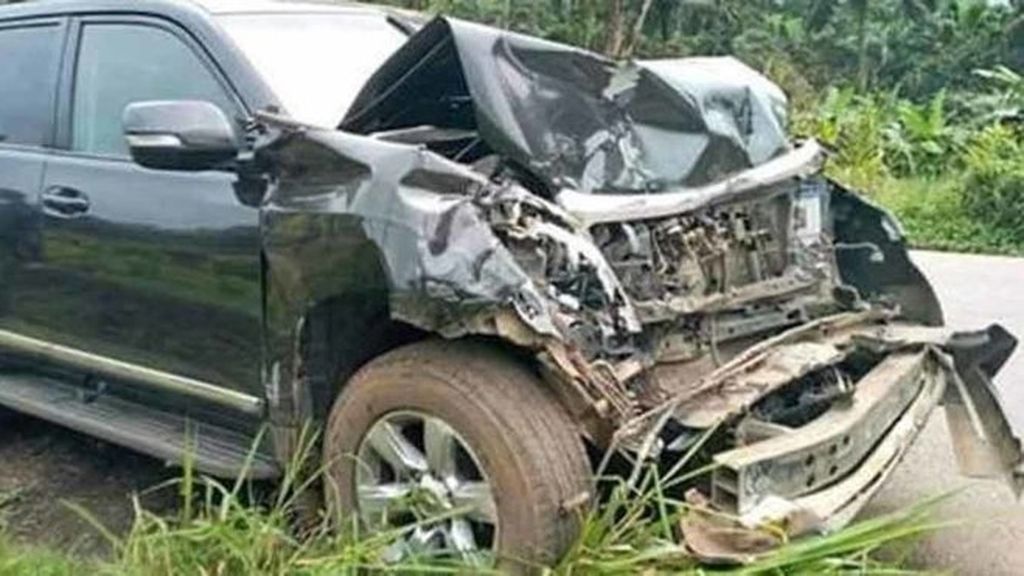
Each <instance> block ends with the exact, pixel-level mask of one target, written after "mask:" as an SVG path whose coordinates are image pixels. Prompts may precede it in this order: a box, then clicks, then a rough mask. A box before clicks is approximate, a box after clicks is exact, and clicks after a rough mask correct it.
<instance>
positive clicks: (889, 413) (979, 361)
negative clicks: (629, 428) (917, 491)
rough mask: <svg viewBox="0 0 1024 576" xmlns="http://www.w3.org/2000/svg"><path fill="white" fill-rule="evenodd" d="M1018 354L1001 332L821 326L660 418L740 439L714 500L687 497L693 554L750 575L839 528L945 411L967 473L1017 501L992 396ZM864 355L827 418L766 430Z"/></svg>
mask: <svg viewBox="0 0 1024 576" xmlns="http://www.w3.org/2000/svg"><path fill="white" fill-rule="evenodd" d="M1015 346H1016V341H1015V339H1014V338H1013V337H1012V336H1010V335H1009V334H1008V333H1007V332H1006V331H1005V330H1004V329H1003V328H1001V327H1000V326H997V325H995V326H992V327H990V328H988V329H987V330H983V331H979V332H969V333H954V332H952V331H950V330H947V329H943V328H927V327H922V326H918V325H913V324H903V323H894V322H890V321H888V320H886V319H884V318H879V317H877V316H872V314H871V313H864V314H841V315H837V316H834V317H830V318H825V319H821V320H820V321H817V322H813V323H810V324H808V325H804V326H801V327H799V328H796V329H793V330H790V331H789V332H786V333H783V334H781V335H779V336H777V337H775V338H772V339H770V340H766V341H764V342H762V343H761V344H759V345H757V346H755V347H753V348H752V349H751V350H750V351H748V352H747V353H744V354H741V355H740V356H738V357H737V358H735V359H733V360H732V361H730V362H728V363H727V364H725V365H723V366H722V367H721V368H719V369H717V370H715V372H713V373H712V374H711V375H709V376H708V377H707V378H705V379H704V380H703V381H702V382H701V383H700V384H699V385H697V386H695V387H692V388H690V391H689V392H687V393H686V394H685V395H684V397H677V398H674V399H673V400H672V401H670V402H669V403H667V404H666V405H665V406H663V407H662V410H664V411H668V412H662V413H661V414H662V415H664V414H667V413H671V418H670V419H675V420H676V422H678V423H682V424H683V425H684V426H687V427H694V426H696V427H699V428H709V427H712V426H718V427H725V428H728V429H730V430H732V434H733V435H734V438H735V445H734V446H732V447H731V448H729V449H727V450H725V451H722V452H718V453H717V454H715V455H714V457H713V461H714V464H715V468H714V471H713V472H712V479H711V483H710V488H709V489H707V490H706V491H704V492H698V491H696V490H691V492H690V493H689V494H688V499H689V500H690V503H691V505H693V506H694V507H695V509H698V510H704V511H705V513H703V514H701V513H694V514H690V515H688V516H687V518H686V519H685V520H684V522H683V524H682V532H683V538H684V540H685V541H686V543H687V546H688V547H689V548H690V549H691V551H692V552H693V553H694V554H696V555H697V556H698V557H700V558H702V559H703V560H705V561H710V562H746V561H749V560H752V559H754V558H756V557H757V555H758V554H760V553H763V552H766V551H768V550H770V549H771V548H772V547H774V546H775V545H776V544H778V542H779V538H778V535H779V534H780V532H779V531H780V530H781V531H782V533H784V534H785V536H786V537H796V536H801V535H805V534H810V533H823V532H829V531H832V530H835V529H838V528H841V527H842V526H844V525H846V524H847V523H849V522H850V521H851V520H852V519H853V518H854V516H855V515H856V514H857V513H858V512H859V511H860V510H861V509H862V507H863V506H864V505H865V504H866V503H867V502H868V501H869V500H870V498H871V497H872V496H873V495H874V493H875V492H877V490H878V489H879V488H880V487H881V486H882V485H883V484H884V483H885V481H886V480H887V478H888V477H889V475H890V474H891V473H892V471H893V470H894V469H895V468H896V466H897V464H898V463H899V462H900V461H901V460H902V458H903V457H904V455H905V454H906V452H907V451H908V449H909V448H910V446H911V445H912V444H913V443H914V440H915V439H916V438H917V436H918V434H919V432H920V431H921V430H922V429H923V427H924V425H925V424H926V422H927V421H928V418H929V417H930V415H931V414H932V412H933V410H934V409H935V408H936V407H937V406H939V405H943V406H944V408H945V411H946V417H947V419H948V421H949V429H950V432H951V434H952V436H953V446H954V448H955V451H956V454H957V458H958V461H959V463H960V467H961V470H962V472H963V473H964V474H966V475H968V476H973V477H996V478H1000V479H1003V480H1004V481H1006V482H1007V483H1008V484H1009V485H1010V487H1011V488H1012V490H1013V491H1014V493H1015V494H1017V495H1018V496H1019V494H1020V492H1021V489H1022V488H1024V477H1022V475H1021V465H1022V461H1024V457H1022V454H1021V445H1020V442H1019V440H1018V439H1017V438H1016V437H1015V436H1014V434H1013V431H1012V428H1011V427H1010V424H1009V422H1008V421H1007V420H1006V417H1005V415H1004V413H1003V410H1002V408H1001V407H1000V405H999V400H998V397H997V394H996V391H995V389H994V387H993V386H992V377H993V376H994V375H995V374H996V372H998V370H999V369H1000V368H1001V367H1002V365H1003V363H1004V362H1005V361H1006V359H1007V358H1008V357H1009V356H1010V354H1011V353H1012V351H1013V349H1014V347H1015ZM856 354H862V355H863V354H873V355H876V357H878V358H880V360H879V361H877V362H876V363H875V364H874V365H873V367H872V368H871V369H870V370H868V371H866V373H864V374H862V375H860V376H859V377H858V378H857V379H856V380H855V381H851V382H848V383H847V387H848V390H849V393H848V395H847V396H846V397H843V398H840V399H838V400H836V401H835V402H834V403H833V404H832V405H831V407H829V408H828V409H827V410H825V411H824V412H823V413H822V414H820V415H819V416H817V417H815V418H813V419H812V420H810V421H809V422H807V423H805V424H802V425H800V426H798V427H788V426H784V425H779V424H777V423H772V422H764V421H761V420H759V418H758V417H757V415H756V414H757V412H756V410H755V409H754V406H755V405H757V403H758V402H759V401H760V400H761V399H763V398H765V397H766V396H767V395H769V394H771V393H773V392H775V391H777V390H780V389H782V388H784V387H785V386H786V385H787V384H789V383H791V382H794V381H795V380H798V379H801V378H805V377H807V376H808V375H811V374H814V373H816V372H820V371H823V370H831V369H833V368H834V367H835V366H838V365H841V364H842V363H843V362H844V361H846V360H847V359H849V358H850V357H851V356H852V355H856ZM651 416H652V415H651V414H648V415H646V417H647V418H651ZM656 420H657V421H658V422H660V423H661V425H664V423H665V422H666V421H667V420H668V419H666V418H659V419H656ZM651 421H652V420H650V419H649V420H647V422H651ZM690 429H692V428H690ZM651 432H652V430H651V429H650V428H648V429H647V433H648V434H651ZM670 445H671V444H670ZM765 527H771V529H769V530H765ZM773 534H774V536H773Z"/></svg>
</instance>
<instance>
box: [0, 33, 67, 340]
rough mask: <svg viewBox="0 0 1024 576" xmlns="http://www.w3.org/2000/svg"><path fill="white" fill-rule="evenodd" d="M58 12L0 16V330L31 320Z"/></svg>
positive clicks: (57, 54)
mask: <svg viewBox="0 0 1024 576" xmlns="http://www.w3.org/2000/svg"><path fill="white" fill-rule="evenodd" d="M64 36H65V25H64V21H63V19H57V18H44V19H35V20H27V21H26V20H17V21H11V22H3V21H0V61H2V63H0V330H5V331H13V332H21V331H23V330H25V329H26V327H28V326H31V325H32V324H33V323H34V318H35V317H36V315H37V314H38V313H39V312H40V310H39V309H38V308H37V307H35V306H34V304H35V303H36V302H37V300H36V299H35V298H34V293H33V286H32V283H31V279H30V274H29V270H30V269H31V267H32V266H33V265H34V263H35V262H36V260H37V256H38V246H39V218H38V211H37V205H36V199H37V196H38V195H39V187H40V186H41V185H42V182H43V172H44V170H45V168H46V159H47V155H48V149H49V147H50V146H51V145H52V142H53V132H54V130H53V126H54V124H53V117H54V111H55V103H56V95H57V78H58V73H59V68H60V55H61V46H62V45H63V43H64Z"/></svg>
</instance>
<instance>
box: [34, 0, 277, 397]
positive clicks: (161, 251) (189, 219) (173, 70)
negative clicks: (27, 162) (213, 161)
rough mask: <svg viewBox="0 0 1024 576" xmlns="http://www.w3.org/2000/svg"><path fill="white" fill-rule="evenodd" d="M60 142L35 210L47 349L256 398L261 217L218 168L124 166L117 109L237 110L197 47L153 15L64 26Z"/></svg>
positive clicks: (233, 114) (232, 113) (238, 113)
mask: <svg viewBox="0 0 1024 576" xmlns="http://www.w3.org/2000/svg"><path fill="white" fill-rule="evenodd" d="M69 38H70V40H69V47H68V51H67V61H68V62H70V63H71V65H70V66H66V73H65V74H64V75H63V77H62V84H63V85H64V86H66V90H62V96H61V97H62V101H61V103H60V106H59V129H58V135H57V140H58V147H59V148H60V150H58V151H57V152H55V153H54V155H53V157H52V158H51V159H50V162H49V166H48V168H47V171H46V174H45V177H44V182H43V187H42V192H41V196H40V205H41V212H42V246H41V251H42V262H43V268H44V270H45V274H46V275H47V276H48V280H49V281H48V282H47V283H46V288H45V292H44V293H41V294H40V295H39V298H41V299H45V300H46V302H47V313H46V316H45V317H43V318H39V322H40V328H41V329H44V330H46V331H48V332H49V333H50V334H51V338H50V339H51V340H54V341H57V342H59V343H61V344H64V345H67V346H71V347H74V348H78V349H81V350H85V351H88V352H92V353H94V354H99V355H102V356H106V357H109V358H113V359H117V360H121V361H125V362H129V363H132V364H138V365H144V366H147V367H150V368H155V369H158V370H161V371H165V372H170V373H173V374H177V375H182V376H187V377H190V378H195V379H199V380H204V381H207V382H211V383H214V384H218V385H223V386H226V387H230V388H235V389H239V390H243V391H246V392H249V393H253V394H258V393H259V390H260V384H259V382H260V379H259V368H260V334H261V332H260V328H261V309H262V306H261V284H260V282H261V277H260V250H259V230H258V210H257V208H256V207H253V206H247V205H245V204H243V203H242V202H241V201H240V200H239V198H238V197H237V196H236V194H235V191H234V187H233V183H234V177H233V176H232V175H231V174H227V173H218V172H202V173H182V172H163V171H154V170H147V169H144V168H142V167H140V166H138V165H136V164H134V163H133V162H132V161H131V159H130V158H129V154H128V149H127V146H126V144H125V140H124V137H123V135H122V128H121V117H122V113H123V111H124V108H125V107H126V106H127V105H128V104H130V103H132V102H137V101H146V100H205V101H209V102H212V103H214V104H216V105H217V106H219V107H220V108H221V109H222V110H223V111H224V112H225V114H227V116H228V117H229V118H236V119H241V118H243V117H244V112H243V108H242V106H241V104H240V101H239V99H238V98H237V97H236V95H235V94H234V92H233V91H232V89H231V87H230V85H229V84H228V82H227V81H226V80H225V78H224V76H223V75H222V74H221V72H220V70H219V68H218V67H217V66H216V65H215V63H214V62H213V61H212V60H211V58H210V57H209V55H208V54H207V53H206V52H205V51H204V49H203V47H202V46H201V45H199V44H198V43H197V42H196V41H195V39H194V38H193V37H192V36H190V35H189V34H188V33H187V32H186V31H185V30H183V29H181V28H179V27H178V26H176V25H175V24H173V23H171V22H168V21H164V20H161V19H157V18H143V17H87V18H79V19H75V20H73V21H72V23H71V34H70V35H69Z"/></svg>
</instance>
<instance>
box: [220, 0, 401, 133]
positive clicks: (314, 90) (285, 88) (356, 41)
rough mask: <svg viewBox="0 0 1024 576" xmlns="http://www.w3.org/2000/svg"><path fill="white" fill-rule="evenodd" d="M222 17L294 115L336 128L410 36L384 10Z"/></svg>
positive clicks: (235, 38)
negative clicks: (367, 12) (374, 11)
mask: <svg viewBox="0 0 1024 576" xmlns="http://www.w3.org/2000/svg"><path fill="white" fill-rule="evenodd" d="M218 21H219V22H220V24H221V26H222V27H223V28H224V29H225V30H226V31H227V33H228V35H229V36H230V37H231V38H232V39H233V40H234V41H235V44H237V45H238V47H239V48H241V49H242V52H244V53H245V55H246V56H247V57H248V58H249V60H250V61H251V62H252V64H253V65H254V66H255V67H256V69H257V70H258V71H259V73H260V74H261V75H262V76H263V78H264V79H265V80H266V82H267V83H268V84H269V85H270V88H271V89H272V90H273V91H274V93H275V94H276V95H277V97H278V98H280V100H281V104H283V105H284V107H285V108H286V109H287V110H288V113H289V114H291V116H292V117H294V118H295V119H297V120H300V121H302V122H306V123H309V124H316V125H319V126H329V127H332V128H333V127H335V126H337V125H338V124H339V123H340V122H341V120H342V118H343V117H344V116H345V112H346V111H347V110H348V108H349V106H350V105H351V104H352V101H353V100H355V97H356V96H357V95H358V94H359V89H360V88H362V87H363V84H365V83H366V81H367V80H369V78H370V76H371V75H372V74H373V73H374V72H375V71H376V70H377V68H379V67H380V66H381V64H383V63H384V61H385V60H386V59H387V58H388V56H390V55H391V54H392V53H393V52H394V51H395V50H397V49H398V47H399V46H401V45H402V44H403V43H404V42H405V40H406V38H407V37H406V35H405V34H403V33H402V32H401V31H400V30H399V29H398V28H396V27H395V26H393V25H392V24H390V23H389V22H388V21H387V19H386V18H385V17H384V16H383V15H381V14H352V13H302V14H295V13H288V14H224V15H221V16H220V17H219V18H218Z"/></svg>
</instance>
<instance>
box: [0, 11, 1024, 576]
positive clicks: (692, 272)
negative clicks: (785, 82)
mask: <svg viewBox="0 0 1024 576" xmlns="http://www.w3.org/2000/svg"><path fill="white" fill-rule="evenodd" d="M0 48H2V49H3V51H4V54H5V55H9V56H6V57H8V58H10V59H11V61H19V60H18V59H19V58H20V59H23V60H22V61H23V62H28V61H29V59H31V62H32V65H31V66H27V65H26V66H21V67H20V68H19V67H18V66H15V67H14V70H17V71H18V72H17V78H15V77H14V76H10V74H11V73H10V72H8V70H0V85H3V86H4V87H5V90H7V86H15V88H13V89H12V90H9V91H5V92H3V93H2V94H0V369H2V371H0V405H4V406H7V407H9V408H12V409H14V410H18V411H22V412H25V413H29V414H33V415H35V416H38V417H41V418H45V419H49V420H52V421H55V422H58V423H61V424H64V425H66V426H69V427H71V428H74V429H77V430H80V431H83V432H85V433H88V434H92V435H95V436H97V437H100V438H103V439H106V440H108V441H111V442H115V443H119V444H123V445H125V446H129V447H131V448H134V449H136V450H139V451H141V452H144V453H148V454H151V455H154V456H156V457H159V458H163V459H166V460H168V461H170V462H181V461H182V460H183V459H185V458H186V457H188V458H190V459H191V460H192V461H194V463H195V465H196V467H197V468H199V469H200V470H202V471H203V472H206V473H209V474H214V475H222V476H235V475H239V474H246V475H248V476H249V477H251V478H256V479H272V478H276V477H278V476H280V474H281V473H282V469H283V468H284V466H286V465H287V463H289V462H291V461H293V459H294V458H295V456H296V453H297V452H300V451H301V450H302V438H303V431H304V430H305V429H306V428H307V426H308V425H309V424H310V423H312V424H313V425H316V426H318V427H319V428H320V429H322V430H323V433H322V435H321V438H322V457H323V466H324V470H325V482H324V496H325V502H326V505H327V508H328V510H329V511H331V512H332V513H337V514H339V515H343V516H344V517H347V516H348V515H356V516H357V517H358V518H359V519H360V520H361V521H362V522H363V523H364V524H365V525H366V526H367V527H369V528H371V529H379V528H383V527H391V526H400V525H405V524H408V523H410V522H415V521H417V520H423V519H424V518H439V520H436V521H431V522H421V523H420V524H418V525H417V526H416V527H415V529H413V530H410V531H409V532H408V533H407V538H406V540H405V541H403V542H402V543H401V546H399V547H397V548H395V549H394V553H395V555H396V557H400V556H401V555H402V554H405V553H422V552H424V551H427V552H429V551H437V552H439V553H448V554H454V555H457V556H460V557H462V558H464V559H467V560H471V561H476V560H481V561H486V560H487V559H489V558H493V557H498V558H501V559H502V561H503V562H514V561H518V560H525V561H529V562H541V563H549V562H554V561H557V559H558V557H559V556H560V555H561V554H562V553H564V552H565V551H566V550H567V549H568V547H569V546H570V545H571V544H572V542H573V541H574V539H575V538H576V537H577V536H578V532H579V529H580V522H581V517H582V516H583V514H584V513H585V512H586V510H587V509H588V507H589V506H591V505H593V504H594V503H595V501H596V500H598V499H599V493H598V492H599V490H597V489H596V488H595V483H594V482H595V481H594V478H595V472H596V469H597V467H598V466H599V465H600V461H601V460H602V457H601V455H604V454H612V455H614V457H615V458H618V459H620V460H622V461H624V462H633V463H635V464H636V465H639V464H641V463H659V464H661V465H664V466H668V467H672V466H673V464H675V463H677V462H679V461H680V459H682V458H685V457H687V455H689V454H691V452H692V451H694V450H698V449H699V451H700V453H701V455H702V457H704V458H706V460H707V461H708V462H709V463H710V464H711V465H712V466H711V468H712V470H711V472H710V473H709V474H708V475H706V476H705V477H702V478H701V479H700V480H699V481H698V482H695V483H694V484H693V485H692V486H688V488H689V492H688V495H687V498H688V499H689V500H690V502H691V503H692V504H694V505H695V506H697V507H700V508H702V509H705V510H707V511H708V512H709V514H708V515H707V518H703V517H702V516H700V515H697V514H694V515H691V516H692V518H688V520H687V521H685V522H684V523H683V525H682V527H681V534H680V536H681V538H682V539H684V540H685V542H686V543H687V545H688V546H689V547H690V548H691V550H692V551H693V552H694V553H695V554H697V555H699V556H701V557H703V558H705V559H708V560H725V561H735V560H737V559H739V560H742V558H744V554H745V553H746V552H749V551H743V550H736V549H735V544H736V543H735V542H734V541H732V540H730V539H729V538H720V536H721V532H723V531H725V532H728V533H731V534H735V533H736V532H737V531H738V530H740V531H741V530H743V529H749V530H751V531H756V530H757V529H758V528H759V527H761V526H764V525H772V526H782V527H783V528H784V530H785V531H786V532H787V533H788V534H789V535H790V536H799V535H801V534H807V533H813V532H822V531H828V530H833V529H836V528H838V527H841V526H842V525H844V524H846V523H848V522H849V521H850V520H851V519H852V518H853V517H854V516H855V515H856V514H857V512H858V511H859V510H860V509H861V508H862V506H863V505H864V504H865V503H866V502H867V501H868V499H870V498H871V496H872V495H873V494H874V493H875V492H876V491H877V490H878V489H879V487H880V486H881V485H882V484H883V483H884V482H885V480H886V478H887V477H888V476H889V474H890V473H891V472H892V470H893V469H894V468H895V467H896V466H897V465H898V463H899V462H900V460H901V458H902V457H903V455H904V454H905V453H906V451H907V450H908V448H909V447H910V446H911V445H912V444H913V442H914V440H915V438H916V436H917V435H918V433H919V432H920V430H921V429H922V427H923V426H924V424H925V422H926V421H927V420H928V419H929V418H930V417H931V416H932V415H933V412H934V411H935V410H936V408H937V407H939V406H940V405H941V407H942V411H944V412H945V417H946V418H947V419H948V421H949V428H950V431H951V433H952V434H951V436H952V444H953V447H954V449H955V453H956V456H957V459H958V462H959V465H960V467H961V469H962V470H963V471H964V473H965V474H968V475H970V476H977V477H993V478H998V479H1001V480H1003V481H1005V482H1007V483H1008V484H1009V485H1010V487H1011V489H1012V490H1013V491H1014V492H1015V493H1018V494H1019V492H1020V491H1021V488H1022V487H1024V471H1022V466H1021V460H1022V455H1021V448H1020V443H1019V441H1018V439H1017V437H1016V436H1015V434H1014V431H1013V429H1012V428H1011V426H1010V424H1009V423H1008V422H1007V420H1006V417H1005V416H1004V413H1003V410H1002V408H1001V406H1000V403H999V399H998V394H997V392H996V390H995V388H994V386H993V384H992V379H993V377H994V376H995V374H996V373H997V372H998V371H999V369H1000V368H1001V366H1002V365H1003V364H1004V362H1005V361H1006V360H1007V359H1008V358H1009V356H1010V355H1011V354H1012V352H1013V350H1014V348H1015V346H1016V340H1015V339H1014V337H1013V336H1012V335H1010V334H1008V333H1007V332H1006V331H1005V330H1004V329H1003V328H1001V327H1000V326H998V325H993V326H990V327H987V328H983V329H980V330H977V331H974V332H955V331H951V330H949V329H946V328H944V327H943V326H942V325H943V317H942V311H941V308H940V305H939V302H938V300H937V298H936V296H935V293H934V292H933V290H932V288H931V287H930V286H929V284H928V281H927V280H926V278H925V277H924V276H923V275H922V274H921V272H920V271H919V270H918V269H917V267H916V266H915V265H914V263H913V262H912V261H911V260H910V258H909V256H908V253H907V250H906V243H905V239H904V236H903V232H902V230H901V228H900V225H899V223H898V222H897V221H896V220H894V219H893V217H892V216H891V215H889V214H888V213H887V212H886V211H885V210H883V209H881V208H879V207H877V206H875V205H873V204H872V203H870V202H869V201H868V200H866V199H865V198H863V197H862V196H860V195H858V194H857V193H856V192H855V191H852V190H849V189H847V188H846V187H844V186H843V185H841V184H839V183H837V182H835V181H832V180H830V179H829V178H828V177H826V176H825V175H824V172H823V169H824V165H825V163H826V161H827V157H828V152H827V150H826V149H825V148H824V147H823V146H822V145H821V144H819V143H817V142H815V141H814V140H802V141H801V140H793V139H792V138H791V137H790V135H789V133H788V132H787V125H786V107H787V103H786V97H785V95H784V94H783V93H782V91H781V90H780V89H779V88H778V87H777V86H776V85H774V84H773V83H771V82H770V81H769V80H768V79H766V78H765V77H763V76H761V75H760V74H758V73H757V72H755V71H754V70H752V69H750V68H748V67H746V66H745V65H743V64H741V63H740V62H738V61H736V60H733V59H729V58H689V59H672V60H655V61H631V62H613V61H610V60H608V59H605V58H604V57H601V56H599V55H596V54H593V53H590V52H587V51H585V50H581V49H577V48H573V47H570V46H565V45H560V44H556V43H552V42H548V41H544V40H540V39H536V38H532V37H528V36H524V35H519V34H515V33H511V32H508V31H504V30H498V29H494V28H490V27H486V26H481V25H477V24H471V23H467V22H463V21H459V20H455V19H450V18H445V17H437V18H433V19H425V18H423V17H421V16H419V15H416V14H408V13H401V12H391V11H388V10H385V9H382V8H375V7H366V6H358V5H353V6H340V7H339V6H324V5H317V4H309V5H305V4H297V3H280V4H278V3H265V4H264V3H245V4H241V5H238V4H233V3H230V2H217V1H212V0H209V1H207V0H204V1H202V2H199V3H195V4H194V3H186V2H174V1H165V0H140V1H138V2H133V3H131V4H125V3H123V2H117V1H114V0H89V1H87V2H81V1H80V2H61V1H55V2H47V3H39V4H28V5H21V6H18V7H10V8H5V9H3V10H2V11H0ZM154 62H159V63H160V65H159V66H155V65H154V64H153V63H154ZM8 76H10V77H8ZM263 431H266V433H265V434H264V433H263ZM254 443H255V446H256V449H255V452H253V451H252V447H253V446H254ZM188 454H191V455H190V456H187V455H188ZM723 517H724V518H729V519H730V520H729V522H728V526H725V527H723V526H722V525H720V520H713V519H721V518H723Z"/></svg>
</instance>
